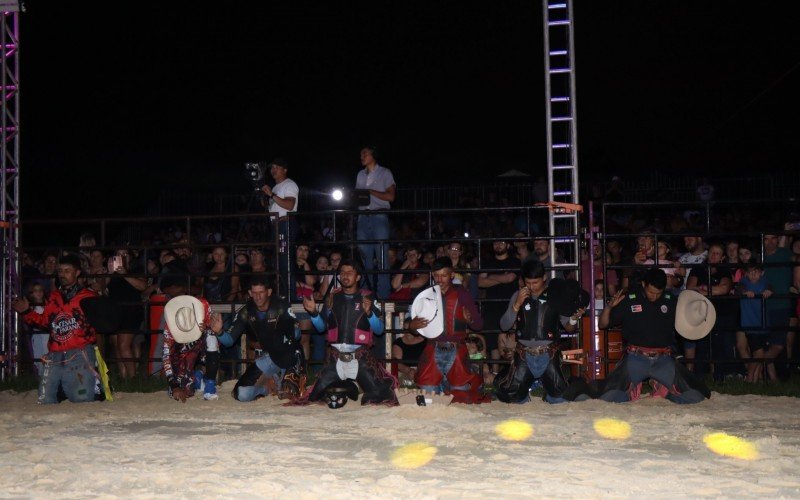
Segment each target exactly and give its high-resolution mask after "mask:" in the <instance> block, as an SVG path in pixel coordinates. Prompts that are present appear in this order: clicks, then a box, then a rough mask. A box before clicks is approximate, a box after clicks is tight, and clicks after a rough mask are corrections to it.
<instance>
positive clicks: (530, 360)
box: [525, 352, 567, 404]
mask: <svg viewBox="0 0 800 500" xmlns="http://www.w3.org/2000/svg"><path fill="white" fill-rule="evenodd" d="M525 362H526V363H527V364H528V370H530V371H531V374H532V375H533V377H534V378H535V379H536V380H539V379H540V378H542V375H544V372H545V370H547V365H549V364H550V353H547V352H545V353H542V354H527V353H526V354H525ZM544 400H545V401H547V402H548V403H550V404H558V403H566V402H567V400H566V399H564V398H560V397H553V396H551V395H549V394H545V395H544Z"/></svg>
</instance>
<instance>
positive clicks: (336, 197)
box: [328, 188, 369, 209]
mask: <svg viewBox="0 0 800 500" xmlns="http://www.w3.org/2000/svg"><path fill="white" fill-rule="evenodd" d="M328 203H329V204H330V205H331V206H332V207H335V208H340V209H341V208H346V209H348V208H358V207H360V206H366V205H369V190H367V189H352V188H334V189H332V190H331V191H330V198H328Z"/></svg>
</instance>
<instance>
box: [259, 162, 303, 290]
mask: <svg viewBox="0 0 800 500" xmlns="http://www.w3.org/2000/svg"><path fill="white" fill-rule="evenodd" d="M268 166H269V173H270V175H272V178H273V179H274V180H275V185H274V186H272V187H270V186H269V185H267V184H265V185H264V186H263V187H262V188H261V191H262V192H263V193H264V195H266V199H264V200H263V201H262V202H263V203H264V204H265V206H266V207H267V210H268V211H269V212H270V213H277V214H278V235H279V239H280V248H279V252H280V264H279V267H278V270H279V275H278V279H279V288H280V289H279V294H280V295H281V296H284V297H288V296H289V295H288V293H289V288H288V283H289V282H288V281H287V275H288V272H289V265H288V260H287V258H288V257H287V256H288V255H289V254H288V245H289V242H290V241H295V239H296V235H297V222H296V221H293V220H291V219H290V217H289V213H291V212H297V199H298V196H299V194H300V188H299V187H297V183H295V182H294V181H293V180H291V179H290V178H289V177H288V176H287V175H286V172H287V171H288V169H289V163H288V162H287V161H286V160H284V159H282V158H276V159H274V160H272V161H271V162H270V163H269V165H268ZM270 220H271V221H272V222H273V223H274V221H275V220H274V216H273V217H270ZM271 227H272V226H271Z"/></svg>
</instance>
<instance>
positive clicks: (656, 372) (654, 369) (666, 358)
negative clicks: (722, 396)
mask: <svg viewBox="0 0 800 500" xmlns="http://www.w3.org/2000/svg"><path fill="white" fill-rule="evenodd" d="M618 369H620V370H627V376H628V378H629V380H630V384H631V385H632V386H635V385H637V384H638V383H639V382H642V381H644V380H646V379H648V378H650V379H653V380H655V381H656V382H658V383H660V384H662V385H664V386H666V387H667V388H668V389H671V388H672V387H673V385H674V382H675V360H674V359H672V356H670V355H669V354H662V355H660V356H656V357H653V358H651V357H648V356H644V355H642V354H638V353H635V352H629V353H628V354H627V355H626V356H625V358H624V359H623V361H622V363H621V366H619V367H618ZM615 371H616V370H615ZM666 398H667V399H669V400H670V401H672V402H673V403H681V404H687V403H699V402H700V401H702V400H703V399H704V396H703V395H702V394H701V393H700V392H699V391H697V390H694V389H689V390H687V391H686V392H683V393H681V394H672V393H670V394H667V396H666ZM600 399H602V400H604V401H610V402H612V403H624V402H626V401H630V396H629V395H628V392H627V391H623V390H620V389H611V390H609V391H607V392H605V393H604V394H603V395H602V396H600Z"/></svg>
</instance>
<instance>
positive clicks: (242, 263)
mask: <svg viewBox="0 0 800 500" xmlns="http://www.w3.org/2000/svg"><path fill="white" fill-rule="evenodd" d="M233 263H234V264H236V267H238V268H239V287H240V288H241V289H242V292H241V294H240V296H239V298H246V297H247V292H246V290H249V289H250V277H251V273H252V272H253V270H252V268H251V267H250V255H249V254H248V253H247V250H245V249H244V248H240V249H237V250H236V256H235V257H234V258H233Z"/></svg>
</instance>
